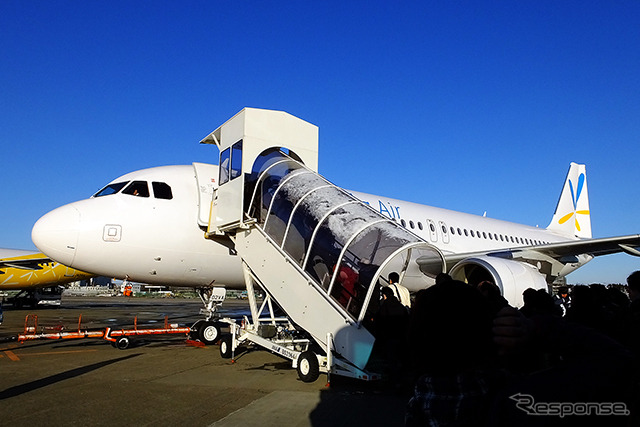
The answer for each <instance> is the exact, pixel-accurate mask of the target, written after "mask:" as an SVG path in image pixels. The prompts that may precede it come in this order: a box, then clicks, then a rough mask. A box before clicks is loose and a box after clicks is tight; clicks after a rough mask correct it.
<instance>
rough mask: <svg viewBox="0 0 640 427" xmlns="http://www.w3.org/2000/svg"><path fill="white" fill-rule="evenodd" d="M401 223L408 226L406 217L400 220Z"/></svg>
mask: <svg viewBox="0 0 640 427" xmlns="http://www.w3.org/2000/svg"><path fill="white" fill-rule="evenodd" d="M400 224H402V226H403V227H405V228H406V227H407V221H405V220H404V219H401V220H400Z"/></svg>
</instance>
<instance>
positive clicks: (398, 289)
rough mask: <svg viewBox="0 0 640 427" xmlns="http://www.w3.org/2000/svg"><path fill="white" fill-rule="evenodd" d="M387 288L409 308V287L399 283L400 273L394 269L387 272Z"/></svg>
mask: <svg viewBox="0 0 640 427" xmlns="http://www.w3.org/2000/svg"><path fill="white" fill-rule="evenodd" d="M389 288H391V290H393V295H394V296H395V297H396V299H397V300H398V301H400V302H401V303H402V305H404V306H405V307H406V308H407V309H410V308H411V294H410V293H409V289H407V288H405V287H404V286H402V285H401V284H400V275H399V274H398V273H396V272H395V271H393V272H391V273H389Z"/></svg>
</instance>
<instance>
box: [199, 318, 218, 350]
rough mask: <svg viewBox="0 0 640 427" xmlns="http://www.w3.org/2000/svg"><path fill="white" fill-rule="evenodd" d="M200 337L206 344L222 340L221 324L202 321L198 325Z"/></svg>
mask: <svg viewBox="0 0 640 427" xmlns="http://www.w3.org/2000/svg"><path fill="white" fill-rule="evenodd" d="M198 337H199V338H200V341H202V342H203V343H204V344H206V345H213V344H215V343H217V342H218V340H220V324H218V323H214V322H202V323H201V324H200V325H199V327H198Z"/></svg>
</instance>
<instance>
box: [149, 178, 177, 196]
mask: <svg viewBox="0 0 640 427" xmlns="http://www.w3.org/2000/svg"><path fill="white" fill-rule="evenodd" d="M151 186H152V187H153V195H154V197H155V198H156V199H166V200H171V199H173V194H172V193H171V187H169V184H167V183H166V182H155V181H154V182H152V183H151Z"/></svg>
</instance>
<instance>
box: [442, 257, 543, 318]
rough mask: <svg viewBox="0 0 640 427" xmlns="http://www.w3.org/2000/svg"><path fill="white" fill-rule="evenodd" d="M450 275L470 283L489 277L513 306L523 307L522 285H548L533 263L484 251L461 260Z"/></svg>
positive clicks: (536, 287)
mask: <svg viewBox="0 0 640 427" xmlns="http://www.w3.org/2000/svg"><path fill="white" fill-rule="evenodd" d="M449 275H450V276H451V277H453V278H454V279H456V280H461V281H463V282H467V283H469V284H472V285H476V284H478V283H480V282H482V281H483V280H489V281H491V282H493V283H495V284H496V285H498V287H499V288H500V291H501V292H502V296H504V297H505V298H506V300H507V301H509V304H511V305H512V306H513V307H522V305H523V304H524V302H523V300H522V293H523V292H524V291H525V289H528V288H533V289H544V290H545V291H548V289H549V288H548V285H547V281H546V280H545V276H544V275H543V274H540V272H538V270H537V269H536V268H535V267H534V266H532V265H529V264H527V263H524V262H519V261H513V260H509V259H504V258H496V257H492V256H486V255H485V256H479V257H474V258H467V259H465V260H462V261H460V262H459V263H457V264H456V265H455V266H453V268H452V269H451V270H450V271H449Z"/></svg>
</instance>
